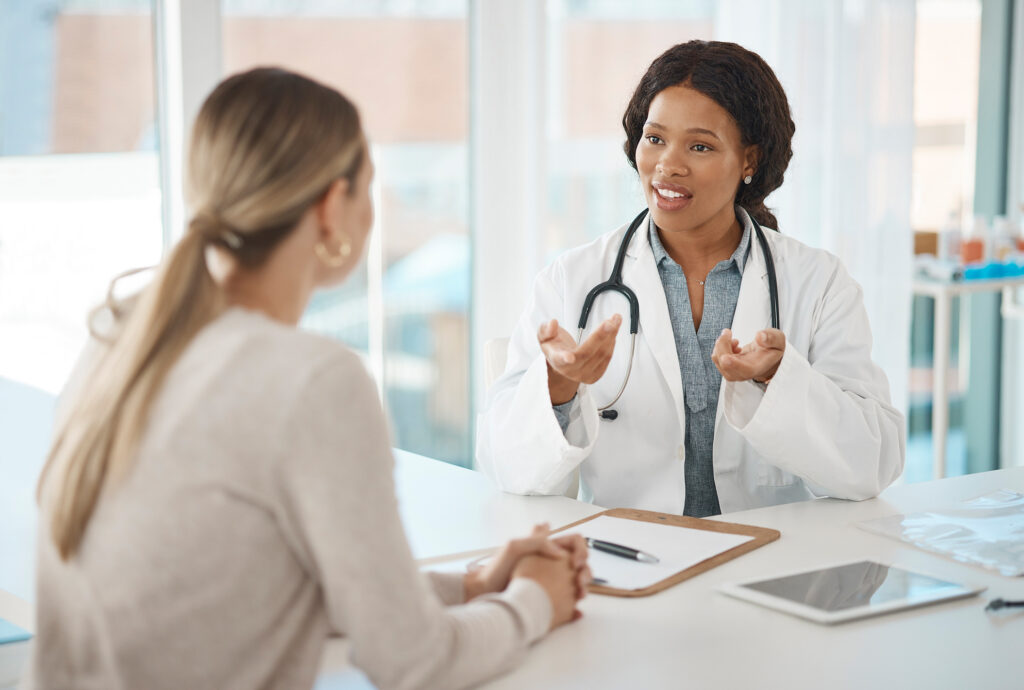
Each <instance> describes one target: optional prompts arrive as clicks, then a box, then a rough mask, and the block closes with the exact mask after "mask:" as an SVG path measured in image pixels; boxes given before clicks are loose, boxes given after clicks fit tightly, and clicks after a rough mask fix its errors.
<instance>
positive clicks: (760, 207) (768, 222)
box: [736, 185, 779, 231]
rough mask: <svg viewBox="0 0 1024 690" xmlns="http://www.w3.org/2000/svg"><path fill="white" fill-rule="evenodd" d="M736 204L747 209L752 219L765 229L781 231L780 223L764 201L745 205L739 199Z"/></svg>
mask: <svg viewBox="0 0 1024 690" xmlns="http://www.w3.org/2000/svg"><path fill="white" fill-rule="evenodd" d="M740 186H743V185H740ZM736 203H738V204H739V205H740V206H742V207H743V208H744V209H746V211H747V213H749V214H750V217H751V218H753V219H754V220H756V221H757V222H758V224H759V225H763V226H764V227H766V228H770V229H772V230H776V231H778V230H779V221H778V219H777V218H776V217H775V214H774V213H772V212H771V210H770V209H769V208H768V207H767V206H765V205H764V199H761V200H760V201H756V202H755V203H753V204H751V203H749V202H748V203H746V204H745V203H743V201H741V200H740V198H739V197H737V199H736Z"/></svg>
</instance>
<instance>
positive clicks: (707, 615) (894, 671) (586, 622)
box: [0, 453, 1024, 690]
mask: <svg viewBox="0 0 1024 690" xmlns="http://www.w3.org/2000/svg"><path fill="white" fill-rule="evenodd" d="M397 477H398V492H399V499H400V502H401V509H402V514H403V519H404V521H405V524H406V529H407V531H408V533H409V538H410V542H411V543H412V547H413V551H414V553H415V554H416V556H417V557H418V558H421V559H431V560H436V558H437V557H438V556H442V555H443V554H445V553H465V552H469V551H474V550H477V549H480V548H482V547H487V546H492V545H495V544H499V543H501V542H503V541H505V540H506V539H508V538H510V537H513V536H517V535H521V534H523V533H525V532H526V531H528V530H529V528H530V527H531V526H532V525H533V524H534V523H535V522H538V521H545V520H546V521H549V522H551V524H552V525H553V526H559V525H562V524H565V523H568V522H572V521H575V520H578V519H580V518H582V517H585V516H587V515H590V514H592V513H594V512H597V510H598V509H597V508H595V507H594V506H591V505H587V504H583V503H578V502H576V501H573V500H570V499H567V498H561V497H549V498H540V497H521V496H509V495H506V494H502V493H500V492H498V491H496V490H495V489H494V488H493V487H492V486H491V485H490V483H489V482H488V481H487V480H486V479H485V478H484V477H483V476H481V475H479V474H477V473H475V472H470V471H469V470H464V469H462V468H458V467H453V466H450V465H445V464H443V463H440V462H436V461H433V460H429V459H426V458H421V457H418V456H414V455H411V454H407V453H399V454H398V471H397ZM1003 487H1006V488H1011V489H1015V490H1018V491H1022V490H1024V468H1016V469H1011V470H999V471H996V472H986V473H984V474H976V475H968V476H965V477H956V478H953V479H944V480H941V481H934V482H928V483H925V484H913V485H909V486H902V487H897V488H894V489H890V490H889V491H886V492H885V493H884V494H883V495H882V497H880V498H878V499H874V500H871V501H865V502H862V503H849V502H845V501H833V500H821V501H812V502H806V503H796V504H791V505H786V506H776V507H774V508H764V509H760V510H753V511H747V512H743V513H732V514H730V515H728V516H727V518H726V519H728V520H730V521H733V522H742V523H747V524H753V525H761V526H765V527H773V528H775V529H778V530H780V531H781V533H782V537H781V538H780V539H779V540H778V541H777V542H774V543H772V544H769V545H767V546H764V547H762V548H760V549H758V550H756V551H754V552H752V553H749V554H747V555H745V556H742V557H741V558H738V559H736V560H734V561H730V562H729V563H726V564H725V565H722V566H720V567H718V568H715V569H713V570H711V571H709V572H707V573H704V574H703V575H699V576H697V577H695V578H693V579H691V580H687V581H686V582H683V583H681V584H679V585H676V586H675V587H672V588H670V589H668V590H666V591H664V592H662V593H660V594H657V595H654V596H652V597H647V598H641V599H620V598H614V597H600V596H597V595H592V596H590V597H588V598H587V599H586V600H584V601H583V602H582V606H581V608H582V610H583V612H584V617H583V619H582V620H580V621H578V622H576V623H573V624H570V625H568V626H565V627H563V628H560V629H559V630H557V631H555V632H554V633H553V634H551V635H549V636H548V637H547V638H545V639H544V640H542V641H541V642H539V643H538V644H537V645H535V646H534V647H533V649H532V650H531V652H530V654H529V655H528V656H527V658H526V660H525V662H524V663H523V664H522V665H521V666H520V667H518V668H517V669H516V670H514V671H512V672H511V673H510V674H508V675H506V676H503V677H501V678H499V679H497V680H495V681H493V682H492V683H491V684H490V685H489V686H488V687H491V688H506V689H513V688H515V689H519V688H552V687H553V688H587V689H588V690H589V689H592V688H678V687H690V688H715V689H716V690H730V689H732V688H776V687H779V688H787V689H795V690H798V689H800V688H815V689H818V688H823V687H831V688H857V689H858V690H859V689H860V688H891V687H898V688H907V689H911V688H986V689H995V690H999V689H1002V688H1006V689H1010V688H1015V689H1019V688H1021V687H1024V671H1022V670H1021V667H1020V661H1019V656H1020V652H1021V649H1024V612H1016V613H1009V614H1003V615H996V616H990V615H988V614H985V613H984V612H983V611H982V609H983V607H984V604H985V603H986V602H987V601H988V600H989V599H990V598H994V597H996V596H1001V597H1004V598H1014V599H1024V578H1016V579H1012V578H1006V577H1002V576H999V575H996V574H994V573H990V572H989V571H987V570H983V569H981V568H976V567H973V566H968V565H963V564H960V563H956V562H954V561H951V560H948V559H945V558H942V557H940V556H936V555H932V554H929V553H926V552H924V551H920V550H918V549H915V548H913V547H910V546H907V545H905V544H903V543H901V542H898V541H895V540H891V539H887V538H884V537H880V536H876V535H872V534H868V533H867V532H864V531H862V530H860V529H859V528H857V527H854V526H853V524H852V523H854V522H857V521H860V520H865V519H868V518H872V517H880V516H883V515H889V514H893V513H905V512H912V511H918V510H925V509H928V508H934V507H941V506H946V505H949V504H951V503H953V502H955V501H958V500H962V499H964V498H969V497H972V496H975V495H978V494H982V493H985V492H988V491H991V490H994V489H997V488H1003ZM857 558H871V559H876V560H880V561H883V562H888V563H891V564H894V565H901V566H904V567H909V568H913V569H917V570H921V571H923V572H929V573H933V574H935V575H939V576H945V577H947V578H950V579H954V580H961V581H970V582H977V583H980V584H983V585H987V586H988V587H989V590H988V591H987V592H985V593H984V594H983V595H982V596H981V597H974V598H971V599H967V600H963V601H958V602H951V603H948V604H942V605H938V606H931V607H926V608H922V609H919V610H916V611H907V612H903V613H899V614H894V615H890V616H884V617H880V618H874V619H868V620H863V621H857V622H853V623H847V624H843V625H840V626H836V627H824V626H819V625H816V624H814V623H811V622H808V621H804V620H802V619H798V618H792V617H790V616H787V615H785V614H782V613H778V612H776V611H772V610H768V609H763V608H760V607H757V606H754V605H753V604H748V603H745V602H742V601H737V600H734V599H731V598H728V597H726V596H724V595H721V594H718V593H717V592H715V591H714V588H715V586H716V585H717V584H718V583H720V582H724V581H727V580H739V579H743V578H748V577H757V576H759V575H770V574H775V573H781V572H785V571H789V570H795V569H800V568H812V567H815V566H819V565H822V564H826V563H831V562H837V561H841V560H853V559H857ZM13 603H14V604H15V605H14V606H13V608H12V606H11V604H12V601H11V600H10V599H4V598H3V597H2V596H0V617H7V618H12V619H14V620H15V621H16V622H17V621H18V619H19V618H20V617H21V616H22V615H23V614H24V611H25V609H24V604H23V603H18V602H13ZM12 613H14V614H18V616H17V617H15V616H14V615H12ZM344 650H345V646H344V642H342V641H332V642H331V643H330V644H329V649H328V651H327V654H326V655H325V659H324V666H323V671H324V672H325V673H326V674H327V675H328V676H331V677H333V678H334V679H335V680H339V677H338V673H339V671H341V670H342V669H343V668H344V666H345V661H344ZM352 680H353V681H354V682H355V683H356V684H358V680H357V679H355V678H352ZM325 685H328V683H325ZM329 685H330V687H336V685H335V684H334V683H330V684H329ZM345 687H348V686H345Z"/></svg>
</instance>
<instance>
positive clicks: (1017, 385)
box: [999, 0, 1024, 467]
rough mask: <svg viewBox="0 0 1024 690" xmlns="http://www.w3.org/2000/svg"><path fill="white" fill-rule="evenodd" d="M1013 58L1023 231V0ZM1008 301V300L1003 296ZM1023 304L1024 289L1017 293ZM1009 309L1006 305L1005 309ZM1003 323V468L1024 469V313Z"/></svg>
mask: <svg viewBox="0 0 1024 690" xmlns="http://www.w3.org/2000/svg"><path fill="white" fill-rule="evenodd" d="M1013 25H1014V26H1013V39H1012V41H1011V45H1012V46H1013V48H1012V51H1013V55H1012V56H1011V60H1012V62H1011V64H1010V79H1011V80H1012V81H1011V86H1010V153H1009V156H1008V160H1009V168H1010V169H1009V170H1008V173H1009V184H1008V185H1007V187H1008V189H1007V201H1006V215H1007V217H1009V218H1010V219H1012V220H1014V221H1016V222H1017V223H1019V225H1018V226H1016V227H1020V228H1022V229H1024V0H1016V4H1015V5H1014V8H1013ZM1004 299H1005V297H1004ZM1013 301H1014V303H1015V304H1018V305H1019V304H1024V288H1018V289H1017V290H1016V291H1014V300H1013ZM1005 308H1006V306H1005V305H1004V309H1005ZM1007 317H1008V318H1006V319H1004V320H1003V384H1002V405H1001V407H1002V413H1003V415H1002V439H1001V446H1000V453H999V454H1000V458H1001V462H1002V466H1003V467H1021V466H1024V425H1022V424H1021V423H1020V420H1022V419H1024V358H1022V357H1021V353H1022V352H1024V313H1022V311H1021V310H1019V309H1017V308H1016V307H1014V308H1012V311H1010V313H1008V314H1007Z"/></svg>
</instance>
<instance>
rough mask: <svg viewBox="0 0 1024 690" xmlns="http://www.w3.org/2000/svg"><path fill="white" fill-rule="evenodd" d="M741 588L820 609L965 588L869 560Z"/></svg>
mask: <svg viewBox="0 0 1024 690" xmlns="http://www.w3.org/2000/svg"><path fill="white" fill-rule="evenodd" d="M742 588H745V589H751V590H754V591H756V592H763V593H765V594H770V595H772V596H776V597H781V598H782V599H786V600H788V601H792V602H794V603H798V604H803V605H805V606H811V607H813V608H816V609H819V610H821V611H843V610H845V609H852V608H857V607H861V606H878V605H880V604H885V603H887V602H891V601H903V602H906V603H907V604H908V605H913V604H915V603H921V602H927V601H933V600H935V599H937V598H938V599H941V598H944V597H945V596H946V595H950V594H953V593H954V592H962V591H963V590H964V587H963V586H962V585H958V584H955V583H952V582H944V581H943V580H937V579H935V578H933V577H928V576H927V575H920V574H918V573H912V572H908V571H906V570H901V569H899V568H892V567H890V566H886V565H882V564H881V563H874V562H872V561H861V562H859V563H849V564H847V565H840V566H835V567H831V568H824V569H822V570H812V571H809V572H806V573H797V574H796V575H789V576H786V577H780V578H776V579H773V580H762V581H760V582H751V583H748V584H745V585H742Z"/></svg>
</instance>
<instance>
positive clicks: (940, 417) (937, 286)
mask: <svg viewBox="0 0 1024 690" xmlns="http://www.w3.org/2000/svg"><path fill="white" fill-rule="evenodd" d="M1018 287H1024V277H1017V278H994V279H992V280H962V281H940V280H931V279H928V278H915V279H914V282H913V292H914V294H915V295H922V296H925V297H931V298H932V299H934V300H935V330H934V332H933V336H932V350H933V353H932V355H933V359H932V476H933V477H934V478H935V479H942V478H943V477H945V476H946V432H947V430H948V428H949V381H948V379H947V376H946V372H947V370H948V369H949V348H950V345H949V341H950V324H951V321H952V318H951V312H952V309H953V298H954V297H958V296H963V295H971V294H979V293H984V292H999V291H1002V293H1003V305H1002V309H1001V313H1002V317H1003V318H1022V316H1024V311H1022V310H1021V306H1020V305H1018V304H1017V303H1016V302H1015V301H1014V299H1013V296H1014V290H1015V289H1016V288H1018ZM1022 685H1024V684H1022Z"/></svg>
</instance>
